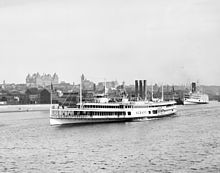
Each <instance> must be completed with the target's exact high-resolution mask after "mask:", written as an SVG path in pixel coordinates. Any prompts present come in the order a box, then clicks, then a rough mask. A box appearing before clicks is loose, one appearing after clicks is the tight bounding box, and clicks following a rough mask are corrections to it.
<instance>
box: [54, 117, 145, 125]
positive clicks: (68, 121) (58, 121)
mask: <svg viewBox="0 0 220 173" xmlns="http://www.w3.org/2000/svg"><path fill="white" fill-rule="evenodd" d="M140 119H144V118H136V119H131V118H118V119H113V118H112V119H95V118H93V119H73V118H67V119H64V118H62V119H54V118H51V119H50V125H65V124H87V123H88V124H89V123H107V122H109V123H110V122H126V121H133V120H140Z"/></svg>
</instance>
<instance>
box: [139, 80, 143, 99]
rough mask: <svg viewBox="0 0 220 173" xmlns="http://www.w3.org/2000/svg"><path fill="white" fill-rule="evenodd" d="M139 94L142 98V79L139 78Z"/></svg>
mask: <svg viewBox="0 0 220 173" xmlns="http://www.w3.org/2000/svg"><path fill="white" fill-rule="evenodd" d="M139 96H140V98H142V99H143V88H142V80H139Z"/></svg>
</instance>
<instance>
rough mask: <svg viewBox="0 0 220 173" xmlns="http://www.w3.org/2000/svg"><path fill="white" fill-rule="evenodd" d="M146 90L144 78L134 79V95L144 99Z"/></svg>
mask: <svg viewBox="0 0 220 173" xmlns="http://www.w3.org/2000/svg"><path fill="white" fill-rule="evenodd" d="M142 82H143V83H142ZM146 92H147V89H146V80H135V97H137V98H141V99H142V100H145V98H146Z"/></svg>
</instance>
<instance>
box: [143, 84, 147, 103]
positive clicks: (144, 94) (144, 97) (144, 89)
mask: <svg viewBox="0 0 220 173" xmlns="http://www.w3.org/2000/svg"><path fill="white" fill-rule="evenodd" d="M146 92H147V85H146V80H144V88H143V99H144V100H146V96H147V94H146Z"/></svg>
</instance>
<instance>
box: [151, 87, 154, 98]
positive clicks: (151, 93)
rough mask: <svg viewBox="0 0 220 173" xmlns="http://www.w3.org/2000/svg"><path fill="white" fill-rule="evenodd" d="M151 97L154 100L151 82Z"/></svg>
mask: <svg viewBox="0 0 220 173" xmlns="http://www.w3.org/2000/svg"><path fill="white" fill-rule="evenodd" d="M151 99H152V101H153V100H154V88H153V84H152V85H151Z"/></svg>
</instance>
